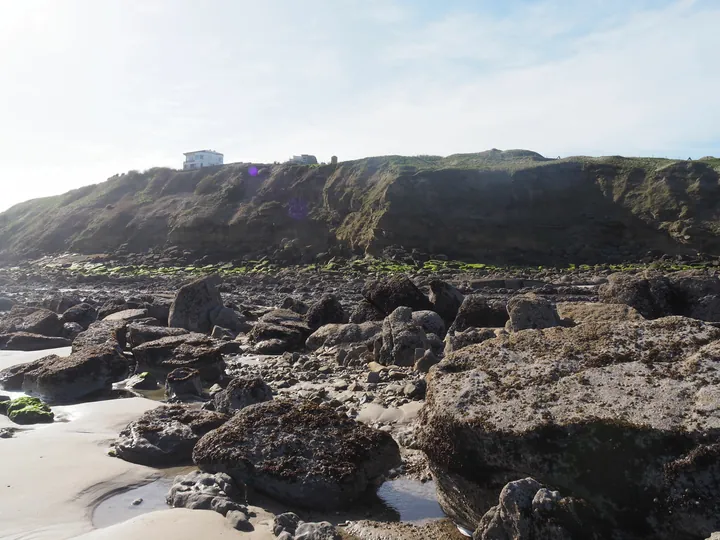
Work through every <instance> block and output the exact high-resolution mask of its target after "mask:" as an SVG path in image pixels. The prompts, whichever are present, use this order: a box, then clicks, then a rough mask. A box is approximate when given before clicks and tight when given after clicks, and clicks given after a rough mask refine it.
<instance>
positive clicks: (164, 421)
mask: <svg viewBox="0 0 720 540" xmlns="http://www.w3.org/2000/svg"><path fill="white" fill-rule="evenodd" d="M227 418H228V417H227V416H226V415H224V414H220V413H217V412H212V411H205V410H202V409H191V408H188V407H184V406H182V405H168V406H160V407H158V408H156V409H152V410H150V411H147V412H146V413H144V414H143V415H142V416H141V417H140V418H139V419H138V420H135V421H133V422H130V424H128V425H127V427H126V428H125V429H123V430H122V431H121V432H120V435H119V436H118V438H117V440H116V441H115V443H114V444H113V448H114V450H115V453H116V455H117V457H119V458H121V459H124V460H125V461H130V462H132V463H138V464H140V465H147V466H149V467H174V466H180V465H189V464H191V463H192V451H193V447H194V446H195V444H196V443H197V441H198V440H200V437H202V436H203V435H205V434H206V433H208V432H210V431H211V430H213V429H216V428H218V427H220V426H221V425H222V424H223V423H224V422H225V421H227Z"/></svg>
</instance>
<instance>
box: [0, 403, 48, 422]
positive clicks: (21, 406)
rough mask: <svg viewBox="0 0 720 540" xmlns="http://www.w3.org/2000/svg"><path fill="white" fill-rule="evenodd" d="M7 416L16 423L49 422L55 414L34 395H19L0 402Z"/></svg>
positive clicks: (0, 406)
mask: <svg viewBox="0 0 720 540" xmlns="http://www.w3.org/2000/svg"><path fill="white" fill-rule="evenodd" d="M0 408H5V411H6V412H5V413H6V414H7V416H8V418H9V419H10V420H12V421H13V422H15V423H16V424H49V423H51V422H52V421H53V420H54V419H55V414H54V413H53V412H52V410H51V409H50V407H48V406H47V404H46V403H44V402H43V401H41V400H40V399H38V398H35V397H27V396H24V397H19V398H17V399H13V400H12V401H9V402H8V401H4V402H2V403H0Z"/></svg>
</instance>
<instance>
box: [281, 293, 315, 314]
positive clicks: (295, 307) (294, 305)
mask: <svg viewBox="0 0 720 540" xmlns="http://www.w3.org/2000/svg"><path fill="white" fill-rule="evenodd" d="M280 307H281V308H282V309H289V310H290V311H294V312H295V313H298V314H300V315H305V314H306V313H307V312H308V309H310V307H309V306H308V305H307V304H306V303H305V302H303V301H302V300H298V299H297V298H293V297H292V296H288V297H286V298H285V300H283V302H282V304H281V305H280Z"/></svg>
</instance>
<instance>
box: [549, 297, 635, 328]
mask: <svg viewBox="0 0 720 540" xmlns="http://www.w3.org/2000/svg"><path fill="white" fill-rule="evenodd" d="M556 308H557V312H558V315H559V316H560V318H561V319H562V320H563V321H565V322H567V323H572V324H583V323H586V322H593V323H599V322H607V323H611V322H620V321H641V320H643V319H644V317H643V316H642V315H640V313H639V312H638V310H636V309H635V308H632V307H630V306H627V305H625V304H603V303H601V302H558V303H557V305H556Z"/></svg>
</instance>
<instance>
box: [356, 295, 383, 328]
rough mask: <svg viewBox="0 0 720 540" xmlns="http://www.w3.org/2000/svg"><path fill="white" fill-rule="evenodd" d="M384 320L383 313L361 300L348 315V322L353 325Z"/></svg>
mask: <svg viewBox="0 0 720 540" xmlns="http://www.w3.org/2000/svg"><path fill="white" fill-rule="evenodd" d="M384 318H385V313H383V312H382V311H380V309H379V308H377V307H376V306H374V305H373V304H371V303H370V302H368V301H367V300H361V301H360V303H359V304H358V305H357V306H355V309H353V311H352V313H351V314H350V322H351V323H355V324H362V323H365V322H373V321H382V320H383V319H384Z"/></svg>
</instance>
